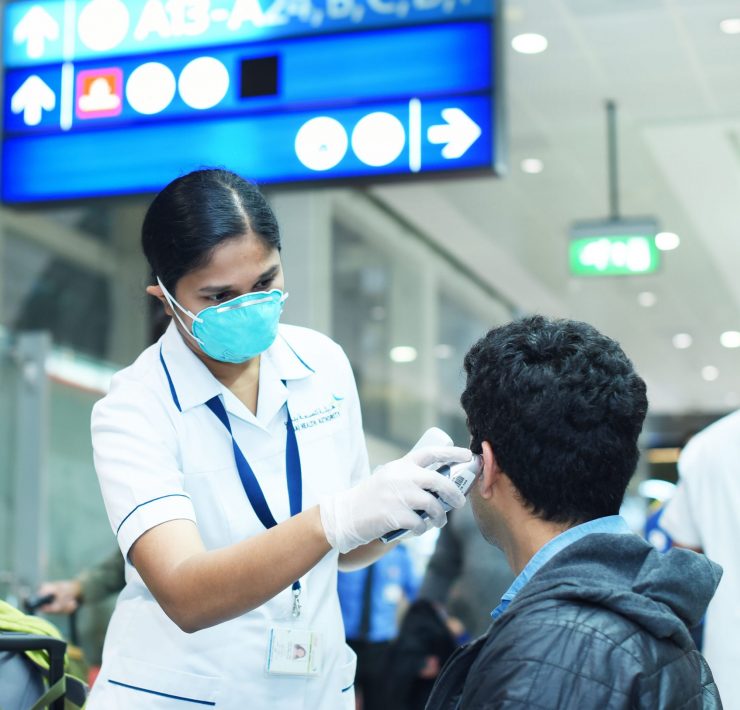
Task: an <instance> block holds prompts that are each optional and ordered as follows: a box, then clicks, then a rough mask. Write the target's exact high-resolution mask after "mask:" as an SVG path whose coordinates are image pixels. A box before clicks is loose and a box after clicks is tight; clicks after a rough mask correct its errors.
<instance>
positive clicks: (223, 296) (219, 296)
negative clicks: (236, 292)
mask: <svg viewBox="0 0 740 710" xmlns="http://www.w3.org/2000/svg"><path fill="white" fill-rule="evenodd" d="M230 294H231V292H230V291H221V293H214V294H213V295H212V296H208V300H209V301H213V303H221V301H226V300H227V299H228V298H229V296H230Z"/></svg>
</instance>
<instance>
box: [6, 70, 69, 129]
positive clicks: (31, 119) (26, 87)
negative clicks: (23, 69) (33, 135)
mask: <svg viewBox="0 0 740 710" xmlns="http://www.w3.org/2000/svg"><path fill="white" fill-rule="evenodd" d="M56 103H57V97H56V94H55V93H54V92H53V91H52V90H51V89H50V88H49V86H48V85H47V84H46V82H45V81H44V80H43V79H41V78H40V77H38V76H36V75H35V74H32V75H31V76H29V77H28V79H26V80H25V81H24V82H23V83H22V84H21V86H20V88H19V89H18V91H16V92H15V93H14V94H13V97H12V98H11V99H10V110H11V111H12V112H13V113H22V114H23V122H24V123H25V124H26V125H27V126H38V125H39V123H41V116H42V114H43V112H44V111H52V110H53V109H54V107H55V106H56Z"/></svg>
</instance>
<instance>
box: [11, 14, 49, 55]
mask: <svg viewBox="0 0 740 710" xmlns="http://www.w3.org/2000/svg"><path fill="white" fill-rule="evenodd" d="M58 38H59V24H58V23H57V21H56V20H55V19H54V18H53V17H52V16H51V15H50V14H49V13H48V12H47V11H46V10H44V8H43V7H41V6H40V5H34V6H33V7H32V8H31V9H30V10H29V11H28V12H27V13H26V14H25V15H23V17H22V18H21V20H20V22H19V23H18V24H17V25H16V26H15V29H14V30H13V41H14V42H15V43H16V44H23V43H24V42H27V45H26V53H27V54H28V56H29V57H31V59H40V58H41V57H43V56H44V43H45V42H46V41H47V40H48V41H53V40H55V39H58Z"/></svg>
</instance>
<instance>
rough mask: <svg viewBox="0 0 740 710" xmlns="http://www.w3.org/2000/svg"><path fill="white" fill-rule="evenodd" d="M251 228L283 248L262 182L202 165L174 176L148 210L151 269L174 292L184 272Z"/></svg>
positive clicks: (146, 244)
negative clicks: (263, 192)
mask: <svg viewBox="0 0 740 710" xmlns="http://www.w3.org/2000/svg"><path fill="white" fill-rule="evenodd" d="M246 234H253V235H254V236H256V237H258V238H259V239H260V240H261V241H262V242H264V244H265V245H267V246H269V247H274V248H275V249H278V250H279V249H280V230H279V228H278V223H277V220H276V218H275V214H274V213H273V211H272V208H271V207H270V205H269V204H268V203H267V200H266V199H265V198H264V196H263V195H262V193H261V192H260V191H259V188H258V187H257V186H256V185H255V184H254V183H252V182H249V181H247V180H244V179H243V178H241V177H239V176H238V175H236V174H235V173H233V172H230V171H229V170H223V169H204V170H196V171H194V172H191V173H188V174H187V175H183V176H182V177H179V178H177V179H176V180H173V181H172V182H171V183H170V184H169V185H167V187H165V188H164V189H163V190H162V191H161V192H160V193H159V194H158V195H157V196H156V197H155V198H154V201H153V202H152V204H151V205H150V206H149V209H148V210H147V213H146V216H145V217H144V223H143V225H142V228H141V246H142V248H143V250H144V255H145V256H146V258H147V261H148V262H149V266H150V267H151V270H152V275H153V276H154V277H155V278H156V277H157V276H158V277H159V278H160V279H161V281H162V283H163V284H164V285H165V288H166V289H167V290H168V291H169V292H170V293H172V294H174V293H175V288H176V287H177V282H178V281H179V280H180V279H181V278H182V277H183V276H185V274H187V273H189V272H190V271H193V270H194V269H197V268H199V267H201V266H204V265H205V264H207V263H208V261H209V259H210V258H211V254H212V253H213V250H214V249H215V248H216V247H218V246H219V245H220V244H222V243H223V242H225V241H227V240H229V239H234V238H237V237H241V236H244V235H246Z"/></svg>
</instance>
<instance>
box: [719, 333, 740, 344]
mask: <svg viewBox="0 0 740 710" xmlns="http://www.w3.org/2000/svg"><path fill="white" fill-rule="evenodd" d="M719 342H720V343H722V345H723V346H724V347H726V348H740V333H739V332H738V331H736V330H726V331H725V332H724V333H722V335H720V336H719Z"/></svg>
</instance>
